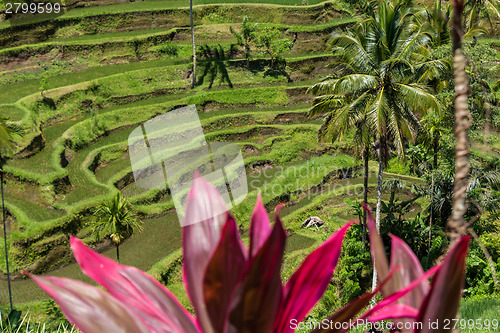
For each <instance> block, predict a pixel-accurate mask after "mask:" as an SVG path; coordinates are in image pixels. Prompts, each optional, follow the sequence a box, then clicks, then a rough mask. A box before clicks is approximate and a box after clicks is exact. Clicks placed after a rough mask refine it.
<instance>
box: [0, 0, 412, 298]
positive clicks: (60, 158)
mask: <svg viewBox="0 0 500 333" xmlns="http://www.w3.org/2000/svg"><path fill="white" fill-rule="evenodd" d="M220 2H224V1H217V3H220ZM246 2H248V1H246ZM251 2H252V1H251ZM258 2H259V3H262V2H269V3H273V4H276V5H280V6H284V5H301V4H302V2H300V3H299V2H298V1H296V0H272V1H271V0H269V1H258ZM196 3H197V4H199V5H201V4H205V3H207V4H208V3H212V2H210V1H208V0H206V1H205V0H199V1H197V2H196ZM307 3H308V4H309V5H313V4H316V3H318V1H312V0H309V1H307ZM181 6H184V5H183V3H181V2H179V1H174V0H168V1H144V2H141V3H127V4H116V5H110V6H109V7H108V6H106V8H105V9H102V8H98V7H95V6H94V7H93V6H90V7H88V8H87V7H86V8H78V9H74V10H72V11H70V12H68V13H67V14H65V15H64V16H62V17H61V18H60V19H61V20H63V19H65V18H68V17H79V18H82V17H85V16H87V15H96V14H102V13H103V12H106V13H117V14H120V13H128V12H132V11H136V10H139V8H140V10H141V11H148V10H156V11H160V10H163V9H165V8H177V7H181ZM318 6H319V7H318V8H319V9H318V10H317V11H318V13H319V14H318V15H317V16H318V19H317V20H312V21H310V22H303V23H301V24H304V25H307V27H303V26H298V25H296V24H295V25H294V24H289V23H287V24H288V25H284V23H282V22H273V23H275V24H276V25H277V26H280V24H281V26H280V27H281V28H282V30H283V33H284V34H287V36H288V35H289V36H292V37H293V36H294V35H293V34H294V33H295V36H296V38H297V41H296V42H295V45H294V47H293V48H292V50H291V52H290V53H287V54H285V55H284V56H285V58H286V59H287V61H288V67H287V68H286V69H285V72H284V73H269V72H268V71H266V70H265V68H266V66H267V65H266V63H267V62H268V61H269V59H267V58H266V57H265V56H263V55H260V54H255V55H254V56H253V57H254V59H255V61H254V64H255V68H247V67H246V66H245V60H244V59H243V58H242V57H241V55H240V56H239V57H236V58H235V59H231V60H227V61H225V62H224V64H225V68H226V69H227V73H228V76H229V78H230V80H231V85H232V87H230V86H231V85H229V84H228V83H227V82H224V83H220V77H216V78H215V79H214V81H213V82H210V79H209V77H208V76H207V77H205V78H204V80H203V83H202V84H199V85H197V86H196V87H195V88H194V89H190V79H191V77H190V75H192V74H191V72H190V71H191V54H189V53H187V52H186V49H187V50H188V51H189V47H187V48H186V47H185V45H188V46H189V35H188V34H186V33H185V32H181V33H179V32H176V34H175V36H174V38H173V41H174V44H175V45H177V46H178V47H179V54H178V55H177V56H164V55H160V54H158V53H157V52H156V51H154V47H156V46H157V45H156V43H157V41H156V39H155V38H157V36H158V35H162V34H165V33H166V31H168V30H169V29H170V28H169V27H166V26H159V27H157V28H151V27H145V26H135V27H132V28H131V29H129V30H128V31H127V30H126V29H122V30H116V31H114V32H109V31H98V32H96V33H94V34H87V33H83V32H82V31H83V30H82V31H80V30H78V31H77V29H76V28H75V29H76V30H74V31H69V30H70V28H67V27H66V28H64V29H66V30H64V29H63V28H60V29H59V30H58V31H59V33H60V35H57V34H56V35H54V36H51V37H50V38H48V40H47V41H43V43H46V45H45V44H44V45H42V41H38V42H33V43H32V44H31V45H22V46H19V48H20V49H23V48H26V49H27V48H28V47H29V48H31V49H30V50H32V51H29V52H28V51H26V52H27V53H23V52H25V51H23V50H21V51H15V50H14V49H8V48H5V50H1V51H0V54H2V55H3V56H4V57H5V59H4V60H3V62H2V63H0V65H1V66H3V67H2V69H3V70H6V68H7V67H9V71H5V72H3V73H2V75H0V80H4V81H5V82H6V83H9V82H11V83H9V84H4V85H3V86H1V89H0V101H1V102H2V103H3V104H2V105H0V110H1V112H2V116H7V117H10V120H11V121H15V122H18V123H19V124H21V125H22V126H23V127H24V128H25V129H26V131H27V135H26V137H25V139H22V140H20V145H19V154H18V155H16V156H15V157H14V158H13V159H11V160H9V161H8V163H7V165H6V167H5V170H6V172H7V186H6V207H7V209H8V211H9V223H10V229H9V231H10V244H11V245H10V246H11V248H13V247H15V244H16V242H17V243H19V244H20V243H22V241H23V240H27V239H31V238H36V237H37V235H40V234H42V233H44V232H47V233H49V234H50V233H55V234H58V233H57V231H53V230H59V229H57V228H59V227H60V226H61V225H66V224H67V223H69V221H70V220H71V218H72V217H74V216H76V214H81V215H83V216H84V219H85V221H86V222H88V223H91V221H92V219H93V218H94V217H93V216H92V214H90V213H89V212H91V211H92V210H93V209H95V207H97V206H98V205H99V204H101V203H103V202H105V201H107V200H109V199H110V198H111V197H112V196H113V195H114V194H115V193H116V192H117V191H121V192H122V193H123V195H124V196H125V197H126V198H127V199H128V200H129V201H130V202H131V203H133V205H134V207H135V208H136V210H137V211H138V212H140V213H141V214H142V215H141V219H142V220H143V221H144V226H145V228H144V231H143V232H141V233H139V234H136V235H134V236H132V237H131V238H130V239H128V240H126V241H125V242H124V244H123V245H122V246H121V247H120V252H121V257H122V258H123V261H122V262H123V263H125V264H129V265H133V266H136V267H138V268H140V269H142V270H149V269H151V267H153V265H154V264H155V263H157V262H158V261H160V260H161V259H163V258H164V257H166V256H168V255H169V254H171V253H172V252H174V251H175V250H178V249H179V248H180V245H181V241H180V230H181V229H180V225H179V222H178V221H177V215H176V214H175V212H174V211H173V210H172V209H173V204H172V202H171V199H170V197H169V196H168V195H164V194H162V193H159V192H158V191H154V190H153V191H149V190H146V189H143V188H140V187H139V186H137V184H135V183H134V181H133V177H131V171H132V170H131V164H130V159H129V154H128V151H127V140H128V137H129V135H130V133H131V131H132V130H133V129H134V128H136V127H137V126H139V125H140V124H142V123H144V122H145V121H147V120H149V119H151V118H153V117H155V116H157V115H160V114H163V113H165V112H168V111H170V110H172V109H174V108H175V107H178V106H184V105H188V104H196V105H197V110H198V114H199V118H200V120H201V124H202V127H203V130H204V132H205V136H206V139H207V141H224V142H232V143H236V144H237V145H239V147H240V148H241V151H242V152H243V157H244V160H245V166H246V171H247V174H248V185H249V190H250V193H249V194H248V196H247V198H246V199H245V201H244V202H243V203H242V204H241V205H240V206H239V207H236V208H235V209H233V213H234V214H235V215H236V216H238V217H239V218H240V217H241V218H243V219H244V220H242V221H240V222H243V224H242V226H243V228H248V217H249V214H250V212H251V208H252V206H253V204H254V202H255V198H256V195H257V192H258V191H261V192H262V194H263V198H264V202H265V203H266V206H267V208H268V209H269V210H272V209H273V208H274V207H275V206H276V205H277V204H278V203H279V202H280V201H285V202H287V206H286V207H285V208H284V209H283V211H282V216H284V221H285V222H286V226H287V228H290V229H293V230H294V233H293V235H292V236H291V237H290V242H289V244H288V247H287V252H293V251H298V250H303V249H308V248H310V247H311V246H313V245H314V244H316V243H317V240H318V239H319V236H318V234H317V233H316V232H314V231H310V230H301V229H300V224H301V222H302V221H303V220H304V217H307V216H306V214H313V213H315V214H318V215H321V214H322V215H321V216H322V217H324V218H325V220H327V221H328V222H327V223H329V226H330V227H333V228H336V227H337V226H338V225H340V223H342V222H344V221H347V220H349V219H352V218H354V217H355V216H354V214H353V212H352V210H351V209H350V208H349V207H348V205H347V204H346V203H344V199H345V198H347V197H351V198H353V199H359V198H360V191H359V188H360V186H361V183H362V180H361V178H360V176H361V174H360V173H357V174H354V175H353V176H352V177H351V178H350V179H345V180H341V179H338V178H335V177H334V178H333V179H331V180H329V181H330V183H327V184H329V185H331V187H329V189H323V188H322V189H321V190H319V191H316V192H314V193H313V194H312V195H307V196H306V195H305V194H307V191H308V190H309V189H311V188H315V189H317V186H318V185H319V184H320V183H322V182H323V181H324V180H325V179H328V177H327V176H328V175H329V174H330V173H331V172H334V171H336V170H338V169H345V168H351V167H355V166H357V165H359V164H360V162H359V161H358V160H357V159H356V157H357V156H353V150H352V147H348V146H343V145H338V144H329V143H322V144H318V142H317V140H316V131H317V129H318V128H319V126H320V125H321V123H322V119H321V118H309V117H308V115H307V112H308V110H309V107H310V101H311V96H310V95H308V94H306V88H307V87H308V86H310V85H311V84H312V83H314V82H317V80H319V79H320V78H322V77H323V76H324V75H325V73H328V72H329V69H328V65H329V62H330V61H331V56H330V54H329V52H328V50H327V49H326V48H325V47H324V39H325V36H328V34H329V32H331V29H332V27H333V26H335V25H337V24H338V25H340V24H350V23H352V22H354V21H355V20H353V19H352V16H351V15H349V13H348V12H344V11H340V10H338V9H336V5H335V4H331V3H329V2H327V3H323V4H320V5H318ZM299 7H300V6H299ZM299 7H283V8H285V9H284V10H285V11H284V13H285V14H283V21H292V20H293V15H295V14H294V13H295V12H294V11H297V10H299V9H300V8H299ZM197 8H201V6H199V7H197ZM297 8H299V9H297ZM304 8H305V9H304V11H314V10H316V9H315V8H316V7H314V6H311V7H307V6H304ZM200 10H201V9H200ZM300 10H302V9H300ZM155 13H156V12H155ZM286 13H288V14H286ZM200 15H201V14H200ZM286 15H288V16H286ZM322 15H323V16H322ZM206 16H207V17H205V19H204V17H199V18H197V20H198V24H197V25H198V27H199V29H200V30H199V31H201V30H203V31H204V33H203V37H202V38H200V39H199V43H200V44H201V45H214V44H215V43H228V42H231V41H232V39H231V38H220V37H219V36H218V35H217V33H216V32H217V31H218V30H217V29H218V28H220V29H225V30H228V26H234V27H238V26H239V24H238V23H234V22H241V19H242V17H237V18H233V20H232V21H229V22H227V21H223V22H220V23H213V22H209V21H208V20H209V18H210V17H208V14H206ZM285 16H286V17H285ZM331 18H334V19H337V20H338V22H337V23H335V22H334V23H335V24H332V23H328V22H331V21H330V19H331ZM211 19H212V20H213V19H214V16H213V15H212V18H211ZM231 22H233V23H231ZM79 24H80V23H79ZM182 26H183V27H186V26H187V24H186V22H183V25H182ZM77 28H78V29H80V28H81V26H80V25H79V26H78V27H77ZM313 30H314V31H313ZM210 31H212V32H214V33H210ZM311 31H312V32H311ZM139 37H140V38H139ZM134 38H139V39H140V40H141V42H140V43H139V44H140V46H139V50H140V51H137V49H136V50H135V51H134V47H133V45H132V44H133V43H132V44H131V43H130V41H134V40H139V39H134ZM148 38H149V39H150V40H151V42H148V43H143V42H142V41H144V40H148ZM124 40H125V42H124ZM158 43H160V42H158ZM70 44H71V45H72V49H70V48H69V47H68V46H67V45H70ZM107 44H110V45H116V47H120V49H119V50H120V51H119V52H118V51H117V52H116V53H105V52H101V51H99V50H98V47H97V46H95V45H98V46H99V45H101V46H102V47H106V45H107ZM47 45H48V46H47ZM304 45H308V46H307V47H304V48H303V47H302V46H304ZM315 45H318V46H315ZM101 46H99V47H101ZM314 47H316V49H314ZM37 48H39V51H36V50H37ZM52 48H57V50H58V51H57V52H60V53H57V52H55V51H54V52H55V53H54V54H57V55H56V58H57V60H58V61H60V69H59V70H56V69H55V67H54V66H55V65H54V61H53V60H54V59H51V58H49V57H48V56H47V54H48V53H47V50H50V49H52ZM65 48H67V49H65ZM65 50H66V51H65ZM2 52H3V53H2ZM9 52H11V53H12V52H14V53H15V52H20V54H26V60H25V61H24V62H20V63H19V64H12V63H10V62H9V60H8V59H7V58H8V57H7V56H6V55H7V54H9ZM38 52H39V53H38ZM64 52H69V53H68V54H69V55H64ZM138 52H139V53H138ZM37 57H39V59H41V60H40V62H41V65H34V63H36V58H37ZM72 59H73V60H74V59H79V60H78V61H77V62H76V63H77V65H78V66H80V67H78V66H77V65H75V64H72V63H71V61H72ZM261 63H263V64H264V65H261ZM80 64H83V65H80ZM206 64H207V60H205V65H206ZM42 65H43V66H45V69H46V71H47V72H48V73H52V75H48V78H47V81H48V89H46V91H45V96H46V97H47V100H45V101H44V100H43V98H42V94H41V91H40V77H39V76H40V71H41V70H40V68H39V67H43V66H42ZM200 66H203V60H202V61H201V62H200ZM259 66H260V67H259ZM202 68H203V67H202ZM13 70H16V71H17V72H16V73H14V74H13V73H12V71H13ZM21 73H22V74H21ZM200 73H203V72H202V71H200V72H199V75H201V76H199V80H200V82H201V81H202V80H201V78H202V74H200ZM50 101H52V102H50ZM49 102H50V103H53V104H54V105H53V106H50V105H49V104H50V103H49ZM48 103H49V104H48ZM36 136H40V138H41V139H40V140H41V141H40V142H39V143H38V144H37V145H36V146H29V144H30V141H31V140H32V139H33V138H35V137H36ZM23 140H24V141H23ZM103 156H108V157H109V156H110V157H109V158H107V159H103ZM311 161H313V162H311ZM296 169H300V170H303V171H304V175H302V176H294V175H293V174H292V170H296ZM375 181H376V179H375V177H374V176H372V177H371V178H370V186H371V187H373V186H374V185H375ZM335 186H337V187H335ZM273 188H274V189H279V190H276V191H273ZM372 191H373V189H372ZM405 197H407V196H406V195H405ZM324 202H329V203H331V205H329V207H332V209H322V207H324V205H323V204H322V203H324ZM306 211H307V212H309V213H306ZM418 211H420V207H419V206H418V205H416V206H415V208H414V212H413V213H412V214H414V213H416V212H418ZM333 212H335V214H336V218H335V219H333V218H331V216H329V215H330V214H333ZM78 232H79V233H80V235H81V236H82V237H83V238H84V239H85V240H86V241H88V242H90V243H91V242H92V241H93V235H91V234H90V233H89V227H88V226H87V225H84V226H81V227H80V230H79V231H78ZM58 235H60V234H58ZM244 235H245V234H244ZM31 241H33V240H32V239H31ZM33 242H35V243H36V241H33ZM65 246H66V247H67V244H65ZM0 250H3V248H2V247H1V246H0ZM16 251H17V252H16V253H14V252H15V251H13V250H11V253H10V256H11V257H12V259H11V261H12V266H11V267H13V269H14V271H16V270H18V269H21V268H26V267H24V266H23V265H25V264H26V261H23V260H27V259H26V258H23V257H22V255H20V254H19V251H18V250H16ZM65 253H66V255H67V252H65ZM104 254H105V255H107V256H109V257H111V258H114V255H115V253H114V249H109V250H106V251H105V252H104ZM38 259H40V258H38ZM38 259H37V260H38ZM34 262H37V261H36V260H32V262H30V263H34ZM4 266H5V262H4V260H3V259H0V267H1V268H2V269H4ZM51 268H57V269H53V270H52V271H51V272H49V273H50V274H52V275H58V276H67V277H73V278H78V279H82V280H84V281H88V279H86V278H85V277H84V276H83V275H82V274H81V273H80V271H79V269H78V267H77V266H76V265H75V264H74V263H71V264H69V265H67V266H65V267H62V268H58V267H51ZM44 273H46V272H44ZM0 286H1V289H0V290H1V292H0V304H3V303H5V302H6V301H7V298H6V297H7V296H6V292H5V288H4V286H5V282H4V281H0ZM13 288H14V298H15V301H16V302H26V301H31V300H38V299H44V298H46V296H45V294H43V293H41V292H40V290H39V289H38V288H36V287H35V286H34V285H33V284H32V283H31V281H29V280H22V279H18V280H16V281H14V282H13Z"/></svg>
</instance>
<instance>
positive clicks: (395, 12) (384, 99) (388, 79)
mask: <svg viewBox="0 0 500 333" xmlns="http://www.w3.org/2000/svg"><path fill="white" fill-rule="evenodd" d="M371 9H372V10H371V13H369V17H368V18H367V19H366V20H364V21H363V22H361V23H360V24H358V25H357V26H356V27H355V28H354V29H353V30H351V31H350V32H348V33H337V34H334V35H333V36H332V39H331V43H332V45H333V47H334V51H335V53H336V54H337V55H338V56H339V57H340V60H339V61H340V62H341V63H342V65H343V67H344V68H345V69H346V71H347V72H348V74H346V75H343V76H341V77H340V78H331V79H328V80H325V81H323V82H321V83H320V84H318V86H317V87H316V92H317V93H318V94H320V95H319V96H317V97H316V98H318V99H319V100H327V99H330V100H331V101H332V104H335V103H337V104H339V105H340V108H339V110H337V111H336V114H337V118H339V119H342V118H355V119H363V118H364V115H366V123H367V124H366V126H367V127H368V128H369V129H370V130H371V131H372V133H373V134H374V135H375V137H376V140H377V144H378V149H377V150H378V160H379V172H378V182H377V208H376V226H377V229H378V228H379V227H380V212H381V199H382V181H383V169H384V165H386V163H387V160H388V156H389V149H390V144H391V143H392V144H393V145H394V146H395V149H396V151H397V152H398V155H399V157H400V158H404V153H405V149H404V148H405V143H406V141H407V140H413V139H414V138H415V136H416V133H417V129H418V128H419V120H418V118H417V114H420V115H422V114H425V113H426V112H427V111H428V110H429V109H438V108H439V106H438V102H437V100H436V98H435V97H434V96H433V95H431V94H430V93H429V92H428V91H427V88H426V87H425V86H424V85H423V84H420V83H416V81H417V77H416V75H415V65H416V64H415V63H414V61H415V59H414V56H413V55H414V53H416V52H419V50H420V49H422V48H424V47H425V45H426V44H428V43H429V42H430V36H429V34H427V33H425V32H424V31H423V29H419V30H416V31H412V30H413V26H412V23H411V19H410V18H411V13H410V11H409V7H407V4H406V2H403V1H393V2H385V1H381V2H379V3H376V4H375V7H373V3H372V8H371ZM373 285H374V286H375V285H376V272H375V270H374V279H373Z"/></svg>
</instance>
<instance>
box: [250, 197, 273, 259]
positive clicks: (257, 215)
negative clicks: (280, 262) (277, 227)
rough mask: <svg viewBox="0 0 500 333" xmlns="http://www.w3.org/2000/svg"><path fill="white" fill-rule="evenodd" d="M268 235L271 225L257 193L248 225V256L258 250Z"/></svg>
mask: <svg viewBox="0 0 500 333" xmlns="http://www.w3.org/2000/svg"><path fill="white" fill-rule="evenodd" d="M270 233H271V224H270V223H269V217H268V216H267V212H266V209H265V207H264V204H263V203H262V196H261V195H260V193H259V194H258V195H257V203H256V204H255V208H254V211H253V213H252V218H251V223H250V256H254V255H255V254H256V253H257V252H258V251H259V250H260V248H261V247H262V245H264V242H265V241H266V240H267V238H268V237H269V234H270Z"/></svg>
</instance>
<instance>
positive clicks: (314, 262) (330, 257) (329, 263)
mask: <svg viewBox="0 0 500 333" xmlns="http://www.w3.org/2000/svg"><path fill="white" fill-rule="evenodd" d="M352 223H353V222H350V223H347V224H346V225H345V226H343V227H342V228H340V229H339V230H337V231H336V232H335V233H334V234H333V235H332V236H331V237H330V238H329V239H328V240H327V241H325V242H324V243H323V244H322V245H321V246H320V247H318V248H317V249H316V250H314V251H313V252H312V253H311V254H310V255H309V256H308V257H307V258H306V259H305V260H304V262H303V263H302V265H301V266H300V267H299V268H298V269H297V271H295V273H294V274H293V275H292V277H291V278H290V280H289V281H288V283H287V284H286V286H285V289H284V301H283V307H281V309H280V312H279V315H278V320H277V322H276V326H275V329H276V330H277V331H278V332H282V333H286V332H291V331H292V329H291V327H290V320H292V319H295V320H297V321H301V320H302V319H304V317H305V316H306V315H307V313H308V312H309V310H311V308H312V307H313V306H314V305H315V304H316V302H318V300H319V299H320V298H321V296H322V295H323V294H324V292H325V290H326V288H327V287H328V284H329V283H330V281H331V279H332V276H333V271H334V269H335V267H336V266H337V262H338V260H339V257H340V250H341V247H342V240H343V239H344V236H345V234H346V232H347V230H348V229H349V227H350V226H351V224H352Z"/></svg>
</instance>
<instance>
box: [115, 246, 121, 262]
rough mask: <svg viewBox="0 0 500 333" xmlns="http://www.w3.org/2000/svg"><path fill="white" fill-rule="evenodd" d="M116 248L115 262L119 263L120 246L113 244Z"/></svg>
mask: <svg viewBox="0 0 500 333" xmlns="http://www.w3.org/2000/svg"><path fill="white" fill-rule="evenodd" d="M115 246H116V261H118V262H120V244H117V243H115Z"/></svg>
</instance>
